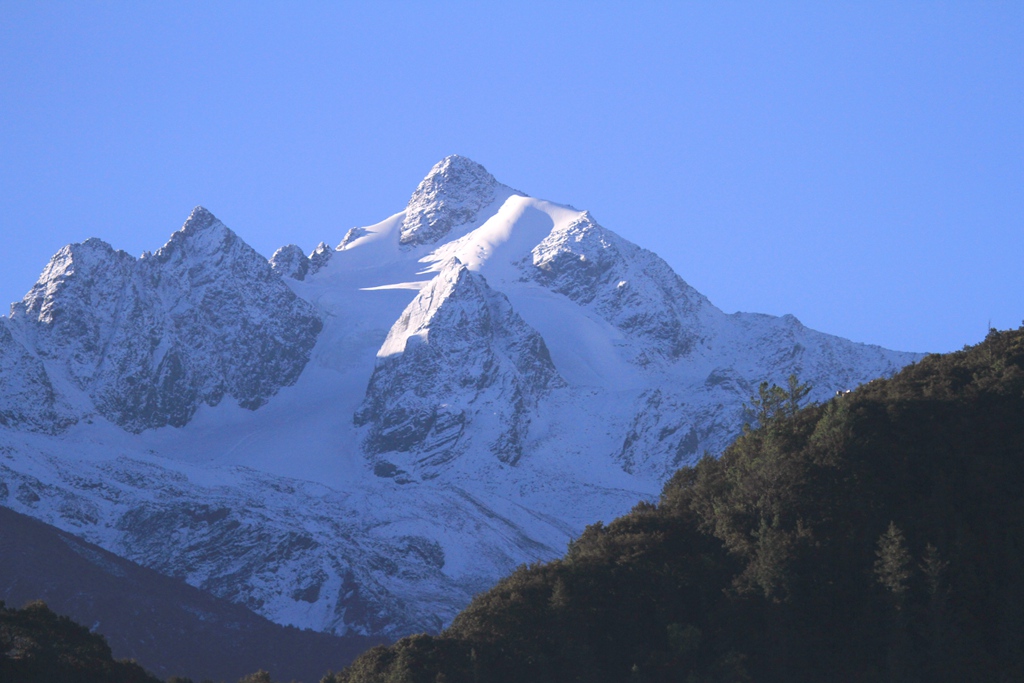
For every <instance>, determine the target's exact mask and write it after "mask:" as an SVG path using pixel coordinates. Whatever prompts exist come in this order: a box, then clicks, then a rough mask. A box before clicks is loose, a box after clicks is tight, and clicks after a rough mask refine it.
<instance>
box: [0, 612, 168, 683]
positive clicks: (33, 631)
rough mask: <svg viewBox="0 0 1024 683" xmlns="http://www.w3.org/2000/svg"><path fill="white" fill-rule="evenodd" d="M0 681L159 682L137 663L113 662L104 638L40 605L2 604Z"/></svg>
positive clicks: (0, 619) (0, 614)
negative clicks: (16, 605)
mask: <svg viewBox="0 0 1024 683" xmlns="http://www.w3.org/2000/svg"><path fill="white" fill-rule="evenodd" d="M0 681H11V682H12V683H13V682H15V681H17V682H18V683H30V682H31V683H34V682H36V681H38V682H39V683H44V682H45V683H109V682H110V681H118V683H159V679H156V678H153V677H152V676H150V675H149V674H148V673H146V671H145V670H143V668H142V667H141V666H139V665H138V664H136V663H134V662H129V661H114V659H113V657H112V655H111V653H110V646H108V645H107V643H106V641H105V640H103V637H102V636H100V635H97V634H95V633H90V632H89V629H87V628H85V627H84V626H80V625H79V624H76V623H75V622H73V621H71V620H70V619H68V618H67V617H61V616H58V615H56V614H54V613H53V612H52V611H50V609H49V608H48V607H47V606H46V605H44V604H43V603H41V602H35V603H32V604H29V605H26V606H25V608H24V609H20V610H19V609H7V608H6V607H4V603H3V602H0Z"/></svg>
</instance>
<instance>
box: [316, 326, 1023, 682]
mask: <svg viewBox="0 0 1024 683" xmlns="http://www.w3.org/2000/svg"><path fill="white" fill-rule="evenodd" d="M798 393H799V392H792V393H787V391H786V390H772V389H769V388H768V387H767V386H766V387H765V388H764V391H762V392H761V393H760V395H759V397H758V400H757V401H756V402H755V407H756V408H758V409H759V410H760V415H761V420H760V422H761V424H760V426H759V427H758V428H756V429H752V430H748V431H746V432H745V433H744V434H743V435H741V436H740V437H739V438H738V439H737V440H736V441H735V442H734V443H733V444H732V445H731V446H730V447H729V448H728V449H727V450H726V452H725V454H724V455H723V456H722V457H721V459H719V460H715V459H712V458H704V459H703V460H701V461H700V462H699V463H698V464H696V465H695V466H693V467H685V468H683V469H681V470H679V471H678V472H677V473H676V474H675V475H674V476H673V477H672V479H671V480H670V481H669V482H668V483H667V484H666V486H665V488H664V491H663V493H662V496H661V499H660V501H659V503H658V504H657V505H653V504H647V503H642V504H639V505H638V506H637V507H636V508H634V510H633V511H632V512H631V513H630V514H628V515H626V516H624V517H621V518H619V519H617V520H615V521H614V522H612V523H611V524H609V525H607V526H604V525H602V524H596V525H593V526H590V527H588V528H587V530H586V531H585V532H584V533H583V534H582V536H580V537H579V538H578V539H576V540H575V541H573V542H572V543H571V544H570V546H569V550H568V553H567V554H566V555H565V556H564V557H563V558H561V559H559V560H556V561H554V562H550V563H547V564H541V565H532V566H528V567H527V566H524V567H522V568H520V569H519V570H517V571H516V572H515V573H513V574H512V575H511V576H509V577H507V578H505V579H504V580H502V581H501V582H500V583H499V584H498V585H497V586H496V587H495V588H493V589H492V590H490V591H488V592H486V593H483V594H481V595H479V596H478V597H477V598H475V599H474V600H473V602H472V604H471V605H470V606H469V607H468V608H467V609H466V610H464V611H463V612H462V613H460V614H459V616H458V617H456V619H455V620H454V622H453V624H452V626H451V627H450V628H449V629H447V630H446V631H444V632H443V633H442V634H441V635H440V636H437V637H431V636H426V635H424V636H415V637H411V638H406V639H403V640H401V641H399V642H398V643H396V644H395V645H394V646H391V647H390V648H375V649H374V650H371V651H370V652H368V653H366V654H365V655H363V656H361V657H360V658H359V659H358V660H356V662H355V663H354V665H353V666H352V667H351V668H350V669H348V670H347V671H345V672H344V673H342V674H339V675H337V676H335V678H334V681H336V682H337V681H344V682H345V683H363V682H369V681H384V680H402V681H409V682H419V681H423V682H425V683H426V682H434V681H439V680H444V681H448V682H450V683H456V682H458V681H475V682H479V681H508V682H510V683H511V682H513V681H526V680H529V681H609V682H611V681H617V682H621V681H678V680H693V681H744V680H750V681H779V682H782V681H808V682H811V681H823V680H830V681H879V680H893V681H915V680H917V681H1018V680H1024V499H1022V496H1021V491H1022V490H1024V328H1022V330H1017V331H1009V332H995V331H993V332H992V333H991V334H990V335H989V336H988V338H987V339H986V340H985V341H984V342H983V343H981V344H979V345H977V346H975V347H972V348H968V349H965V350H964V351H961V352H957V353H953V354H948V355H932V356H928V357H926V358H924V359H923V360H922V361H921V362H919V363H917V364H915V365H913V366H910V367H908V368H906V369H904V370H903V371H902V372H900V373H899V374H897V375H896V376H894V377H893V378H892V379H889V380H876V381H874V382H871V383H869V384H867V385H865V386H863V387H861V388H859V389H857V390H855V391H853V392H851V393H849V394H844V395H841V396H837V397H836V398H835V399H833V400H831V401H829V402H827V403H825V404H823V405H814V406H810V407H807V408H804V409H801V410H797V409H796V408H795V407H794V404H795V403H796V401H795V400H793V399H796V398H798Z"/></svg>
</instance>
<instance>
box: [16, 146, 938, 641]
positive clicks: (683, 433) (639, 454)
mask: <svg viewBox="0 0 1024 683" xmlns="http://www.w3.org/2000/svg"><path fill="white" fill-rule="evenodd" d="M334 239H340V243H339V244H338V246H337V247H335V248H331V247H329V246H328V245H327V244H326V243H321V244H320V245H319V246H318V247H317V248H316V249H315V251H313V252H312V253H311V254H310V255H309V256H306V255H305V254H304V253H303V252H302V251H301V249H299V248H298V247H296V246H295V245H289V246H287V247H282V248H281V249H279V250H278V251H277V252H276V253H275V254H274V255H273V256H272V258H271V259H270V260H269V261H267V260H266V259H265V258H263V257H261V256H259V255H257V254H256V253H255V252H254V251H253V250H252V249H250V248H249V247H248V246H247V245H245V244H244V242H242V240H241V239H240V238H239V237H237V235H235V234H234V233H233V232H231V231H230V230H228V228H226V227H225V226H224V225H223V224H222V223H220V222H219V221H217V220H216V219H215V218H214V217H213V216H212V215H211V214H210V213H209V212H207V211H205V210H203V209H196V210H195V211H194V212H193V214H192V216H190V217H189V219H188V221H187V222H186V223H185V226H184V227H183V228H182V229H181V230H180V231H178V232H176V233H174V235H173V236H172V237H171V240H170V241H169V242H168V244H167V245H165V246H164V247H163V248H162V249H160V250H159V251H157V252H156V253H155V254H152V255H149V254H147V255H145V256H143V257H142V258H141V259H135V258H133V257H131V256H129V255H127V254H124V253H123V252H117V251H114V250H113V249H112V248H111V247H109V246H108V245H106V244H105V243H103V242H101V241H99V240H87V241H86V242H84V243H82V244H75V245H71V246H69V247H66V248H65V249H63V250H61V252H59V253H58V254H57V255H56V256H55V257H54V259H53V260H52V261H51V263H50V264H49V265H48V266H47V267H46V269H45V270H44V272H43V275H42V276H41V278H40V280H39V282H38V283H37V284H36V285H35V287H33V288H32V290H31V291H30V292H29V294H28V295H26V297H25V299H24V300H23V301H22V302H20V303H18V304H15V305H14V306H13V308H12V314H11V316H10V318H8V319H2V318H0V504H3V505H6V506H9V507H12V508H14V509H16V510H18V511H20V512H24V513H26V514H29V515H32V516H35V517H37V518H40V519H43V520H44V521H46V522H48V523H50V524H53V525H55V526H57V527H60V528H62V529H65V530H68V531H72V532H74V533H76V534H79V535H81V536H83V537H85V538H86V539H87V540H89V541H92V542H94V543H97V544H98V545H100V546H102V547H104V548H106V549H108V550H110V551H112V552H115V553H117V554H119V555H121V556H124V557H127V558H129V559H132V560H134V561H136V562H139V563H140V564H143V565H146V566H148V567H151V568H154V569H157V570H159V571H161V572H163V573H166V574H169V575H173V576H178V577H183V578H185V579H186V580H187V581H188V582H189V583H191V584H193V585H195V586H198V587H200V588H203V589H205V590H208V591H210V592H212V593H214V594H216V595H218V596H220V597H226V598H229V599H231V600H234V601H236V602H240V603H243V604H245V605H247V606H249V607H251V608H252V609H254V610H255V611H257V612H259V613H260V614H263V615H265V616H267V617H269V618H271V619H273V620H276V621H278V622H281V623H286V624H293V625H297V626H303V627H311V628H314V629H318V630H326V631H334V632H337V633H344V632H358V633H368V634H369V633H377V634H390V635H397V634H402V633H407V632H410V631H413V630H422V629H431V630H433V629H437V628H439V627H440V626H442V625H443V624H444V623H446V622H447V621H448V620H449V619H450V618H451V617H452V616H453V615H454V614H455V613H456V612H457V611H458V609H460V608H461V607H462V606H464V605H465V604H466V603H467V602H468V600H469V599H470V597H472V595H473V594H474V593H475V592H477V591H479V590H481V589H483V588H485V587H487V586H489V585H490V584H491V583H493V582H494V581H495V580H496V579H497V578H499V577H500V576H501V575H503V574H505V573H507V572H509V571H510V570H511V569H513V568H514V567H515V566H517V565H519V564H521V563H524V562H531V561H536V560H540V559H547V558H550V557H553V556H556V555H558V554H560V553H561V551H562V550H563V549H564V547H565V544H566V542H567V541H568V540H570V539H571V538H572V537H573V536H574V535H576V534H578V533H579V532H580V531H581V530H582V529H583V527H584V526H585V525H586V524H588V523H591V522H593V521H596V520H599V519H609V518H611V517H614V516H616V515H618V514H621V513H623V512H624V511H626V510H627V509H628V508H629V507H631V506H632V505H633V504H635V502H636V501H637V500H638V499H640V498H644V497H650V496H653V495H656V493H657V492H658V491H659V488H660V484H661V482H662V481H664V479H665V478H666V477H667V476H668V475H669V474H671V472H672V471H673V470H674V469H675V468H677V467H678V466H679V465H681V464H684V463H686V462H689V461H692V460H693V459H695V458H697V457H699V456H700V455H701V454H702V453H704V452H705V451H706V450H707V451H711V452H718V451H720V450H721V449H722V448H723V447H724V446H725V445H726V444H727V443H728V441H729V440H730V439H731V438H732V437H733V436H735V434H736V433H737V432H738V431H739V430H740V429H741V426H742V415H743V413H742V406H743V403H744V401H747V400H748V399H749V397H750V396H751V395H752V394H753V393H755V392H756V388H757V385H758V383H760V382H761V381H763V380H769V381H775V382H779V383H782V382H784V381H785V378H786V377H788V376H789V375H790V374H791V373H796V374H798V376H799V377H800V378H801V379H802V380H803V381H805V382H808V383H810V384H811V385H812V386H813V387H814V393H813V396H814V397H815V398H817V399H819V400H820V399H824V398H827V397H829V396H831V395H832V394H834V393H835V391H836V390H840V389H847V388H851V387H853V386H855V385H857V384H858V383H861V382H865V381H868V380H870V379H873V378H875V377H879V376H882V375H888V374H891V373H892V372H894V371H895V370H897V369H898V368H900V367H902V366H903V365H905V364H907V363H910V362H912V361H914V360H915V359H916V358H918V357H919V356H918V355H917V354H912V353H902V352H896V351H889V350H886V349H882V348H880V347H877V346H868V345H864V344H856V343H853V342H850V341H847V340H844V339H840V338H838V337H834V336H831V335H827V334H824V333H821V332H816V331H814V330H810V329H808V328H806V327H804V326H803V325H801V324H800V323H799V322H798V321H797V320H796V319H795V318H793V317H792V316H783V317H781V318H777V317H773V316H766V315H758V314H748V313H735V314H726V313H723V312H722V311H720V310H719V309H717V308H716V307H715V306H714V305H713V304H712V303H711V302H710V301H708V299H707V298H705V297H704V296H703V295H701V294H700V293H699V292H697V291H696V290H694V289H693V288H692V287H690V286H689V285H688V284H686V282H685V281H683V280H682V278H680V277H679V275H677V274H676V273H675V272H673V271H672V269H671V268H670V267H669V266H668V264H666V263H665V262H664V261H663V260H661V259H660V258H659V257H658V256H657V255H655V254H654V253H652V252H650V251H647V250H645V249H642V248H640V247H638V246H636V245H634V244H632V243H630V242H629V241H627V240H625V239H623V238H622V237H620V236H618V235H616V234H615V233H613V232H612V231H610V230H608V229H606V228H604V227H602V226H601V225H599V224H598V223H597V221H596V220H595V219H594V217H593V216H591V215H590V214H589V213H587V212H585V211H578V210H576V209H573V208H571V207H568V206H565V205H559V204H554V203H552V202H547V201H543V200H539V199H535V198H532V197H528V196H526V195H525V194H523V193H521V192H518V191H516V190H513V189H511V188H510V187H508V186H505V185H502V184H501V183H499V182H498V181H497V180H495V179H494V177H493V176H491V175H490V174H489V173H488V172H487V171H486V170H485V169H484V168H483V167H482V166H480V165H479V164H476V163H474V162H472V161H470V160H468V159H465V158H463V157H457V156H453V157H448V158H447V159H444V160H443V161H441V162H440V163H439V164H437V165H436V166H435V167H434V168H433V169H431V171H430V173H429V174H428V175H427V177H426V178H425V179H424V180H423V182H421V183H420V185H419V187H417V188H416V190H415V191H414V192H413V194H412V197H411V199H410V202H409V204H408V206H407V207H406V208H405V209H404V210H403V211H401V212H399V213H397V214H395V215H393V216H391V217H389V218H387V219H385V220H384V221H382V222H380V223H378V224H376V225H372V226H365V227H358V228H352V229H351V230H348V231H346V232H345V233H344V235H343V236H342V235H340V234H339V235H336V236H335V237H334ZM332 242H333V240H332Z"/></svg>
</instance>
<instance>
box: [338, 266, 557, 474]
mask: <svg viewBox="0 0 1024 683" xmlns="http://www.w3.org/2000/svg"><path fill="white" fill-rule="evenodd" d="M377 355H378V360H377V365H376V367H375V368H374V371H373V376H372V377H371V378H370V385H369V387H368V388H367V390H366V398H365V400H364V401H363V403H362V405H361V406H360V408H359V410H358V412H357V413H356V415H355V423H356V425H358V426H363V425H368V426H369V431H368V435H367V437H366V441H365V449H366V452H367V454H368V455H371V456H381V455H383V454H387V453H393V454H394V455H393V456H392V458H391V459H392V460H401V461H402V464H404V465H405V467H406V468H408V469H412V468H416V469H420V468H422V467H424V466H426V467H430V468H433V467H437V466H439V465H441V464H444V463H445V462H447V461H449V460H451V459H452V458H454V457H456V456H457V455H458V454H460V453H464V452H466V451H467V450H470V449H471V448H474V447H475V450H476V451H478V452H479V453H487V452H489V453H492V454H494V455H495V456H496V457H497V458H498V459H499V460H501V461H502V462H505V463H508V464H515V462H517V461H518V460H519V458H520V457H521V456H522V454H523V441H524V439H525V437H526V432H527V430H528V428H529V424H530V413H531V411H532V410H533V409H535V408H536V406H537V402H538V400H539V398H540V397H541V396H543V395H544V394H546V393H547V392H548V391H549V390H550V389H551V388H552V387H554V386H561V385H563V384H564V382H563V381H562V380H561V378H560V377H559V376H558V372H557V371H556V370H555V367H554V365H553V364H552V362H551V356H550V354H549V353H548V350H547V346H546V345H545V344H544V340H543V339H542V338H541V336H540V335H539V334H538V333H537V331H536V330H534V329H533V328H531V327H530V326H529V325H527V324H526V323H525V322H524V321H523V319H522V318H521V317H520V316H519V315H518V314H517V313H516V312H515V311H514V310H512V306H511V304H509V302H508V299H507V298H506V297H505V296H504V295H503V294H500V293H498V292H495V291H494V290H493V289H491V288H490V286H488V284H487V282H486V280H484V278H482V277H481V276H479V275H475V274H474V273H472V272H470V270H469V269H468V268H467V267H466V266H465V265H464V264H462V263H460V262H459V261H458V260H457V259H452V260H451V261H449V262H448V263H447V264H446V265H445V266H444V267H443V268H442V269H441V271H440V272H439V273H438V274H437V275H436V276H435V277H434V279H433V280H431V281H430V282H429V283H428V284H427V286H426V287H424V288H423V289H422V290H421V291H420V293H419V294H418V295H417V296H416V298H414V299H413V300H412V302H411V303H410V304H409V305H408V306H407V307H406V309H405V311H403V312H402V315H401V316H400V317H399V319H398V321H397V322H396V323H395V324H394V326H393V327H392V328H391V331H390V332H389V333H388V336H387V339H385V341H384V345H383V346H382V347H381V349H380V351H379V352H378V354H377ZM398 454H404V455H403V456H401V457H399V455H398ZM392 467H395V465H394V463H391V462H388V461H386V460H384V459H379V460H378V462H377V465H376V468H377V471H378V472H381V473H385V474H386V473H389V472H392V471H393V470H392V469H391V468H392ZM394 471H395V472H396V473H397V469H396V470H394Z"/></svg>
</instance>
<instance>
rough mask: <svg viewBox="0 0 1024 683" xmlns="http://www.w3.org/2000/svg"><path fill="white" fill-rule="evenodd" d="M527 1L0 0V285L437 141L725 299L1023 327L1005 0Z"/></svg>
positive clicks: (928, 328) (872, 335)
mask: <svg viewBox="0 0 1024 683" xmlns="http://www.w3.org/2000/svg"><path fill="white" fill-rule="evenodd" d="M547 4H548V3H510V2H504V3H498V2H494V3H443V2H438V1H435V2H423V3H413V2H373V3H370V2H367V3H342V2H332V3H313V2H308V3H302V2H287V3H285V2H281V3H265V2H264V3H252V2H237V3H228V2H201V3H199V2H197V3H187V2H173V3H172V2H130V3H121V2H102V3H86V2H81V3H59V4H58V3H46V2H27V1H25V2H20V1H19V2H11V1H10V0H0V237H2V239H0V299H2V300H3V301H4V302H7V301H13V300H15V299H20V298H21V296H22V295H23V294H24V293H25V291H27V290H28V289H29V287H30V286H31V285H32V283H33V282H34V281H35V279H36V277H37V276H38V274H39V272H40V271H41V270H42V267H43V266H44V265H45V263H46V261H47V260H48V259H49V257H50V256H51V255H52V253H53V252H55V251H56V250H57V249H59V248H60V247H61V246H63V245H64V244H66V243H68V242H73V241H81V240H84V239H86V238H88V237H90V236H97V237H102V238H103V239H105V240H107V241H108V242H110V243H111V244H113V245H114V246H115V247H118V248H122V249H125V250H127V251H129V252H131V253H134V254H139V253H141V252H142V251H144V250H152V249H156V248H158V247H159V246H160V245H162V244H163V243H164V241H165V240H166V239H167V237H168V236H169V235H170V233H171V232H173V231H174V230H175V229H177V228H178V227H179V226H180V225H181V223H182V221H183V220H184V219H185V217H186V216H187V215H188V213H189V211H190V210H191V208H192V207H193V206H194V205H197V204H202V205H204V206H206V207H207V208H209V209H210V210H211V211H213V212H214V213H215V214H216V215H217V216H218V217H220V218H221V219H222V220H223V221H224V222H225V223H227V224H228V225H229V226H230V227H231V228H233V229H234V230H235V231H236V232H238V233H239V234H240V235H241V236H242V237H243V238H244V239H245V240H246V241H248V242H249V243H250V244H252V245H253V246H254V247H255V248H256V249H257V250H259V251H260V252H261V253H264V254H266V255H267V256H269V255H270V253H272V252H273V250H274V249H275V248H276V247H278V246H280V245H282V244H287V243H292V242H294V243H297V244H299V245H300V246H301V247H303V249H305V250H306V251H309V250H311V249H312V248H313V247H314V246H315V245H316V243H317V242H319V241H320V240H326V241H327V242H329V243H331V244H336V243H337V242H338V241H339V240H340V239H341V237H342V235H343V234H344V232H345V230H347V229H348V228H350V227H352V226H354V225H366V224H370V223H374V222H376V221H378V220H380V219H382V218H384V217H385V216H387V215H389V214H391V213H394V212H395V211H399V210H401V209H402V207H403V206H404V205H405V202H406V201H407V199H408V196H409V194H410V193H411V192H412V190H413V188H414V187H415V186H416V183H417V182H418V181H419V180H420V178H421V177H422V176H423V175H424V174H425V173H426V172H427V170H428V169H429V168H430V166H431V165H432V164H433V163H434V162H436V161H437V160H439V159H440V158H442V157H443V156H445V155H447V154H451V153H459V154H463V155H466V156H469V157H471V158H473V159H475V160H477V161H479V162H480V163H482V164H483V165H484V166H486V167H487V168H488V169H489V170H490V171H491V172H492V173H494V174H495V175H496V176H497V177H498V178H499V179H500V180H502V181H503V182H505V183H508V184H510V185H513V186H514V187H517V188H519V189H521V190H523V191H525V192H527V193H529V194H531V195H535V196H539V197H543V198H546V199H551V200H554V201H558V202H562V203H567V204H572V205H574V206H576V207H579V208H587V209H590V210H591V211H592V212H593V214H594V215H595V217H596V218H597V220H598V221H599V222H601V223H602V224H603V225H605V226H606V227H608V228H611V229H612V230H615V231H616V232H618V233H619V234H621V235H623V236H624V237H626V238H628V239H630V240H632V241H634V242H636V243H638V244H640V245H641V246H644V247H647V248H649V249H652V250H653V251H655V252H657V253H659V254H660V255H661V256H663V257H664V258H665V259H666V260H667V261H668V262H669V263H670V264H671V265H672V266H673V267H674V268H675V269H676V271H677V272H678V273H679V274H680V275H681V276H682V277H683V278H684V279H686V280H687V281H688V282H690V283H691V284H692V285H694V286H695V287H696V288H697V289H699V290H700V291H702V292H703V293H705V294H706V295H707V296H708V297H709V298H710V299H711V300H712V301H713V302H714V303H715V304H717V305H718V306H719V307H721V308H723V309H724V310H726V311H729V312H731V311H735V310H745V311H760V312H766V313H774V314H782V313H793V314H795V315H796V316H797V317H798V318H799V319H800V320H802V321H803V322H804V323H805V324H807V325H809V326H811V327H814V328H817V329H820V330H823V331H826V332H831V333H834V334H839V335H842V336H844V337H848V338H851V339H854V340H857V341H866V342H871V343H878V344H883V345H885V346H889V347H892V348H899V349H908V350H921V351H948V350H952V349H957V348H960V347H962V346H963V345H964V344H967V343H974V342H977V341H978V340H980V339H981V338H982V337H983V336H984V333H985V330H986V328H987V326H988V324H989V322H991V324H992V325H993V326H996V327H1017V326H1019V325H1020V324H1021V320H1022V319H1024V3H1021V2H1004V3H990V2H964V3H939V2H920V3H917V2H900V3H894V2H885V3H867V2H857V3H850V4H841V3H833V2H828V3H821V2H808V3H728V2H715V3H704V2H702V3H683V2H671V3H669V2H666V3H636V2H616V3H611V2H594V1H588V2H580V3H569V2H562V3H557V8H555V9H552V8H549V7H547V6H546V5H547ZM481 5H485V6H481Z"/></svg>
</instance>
